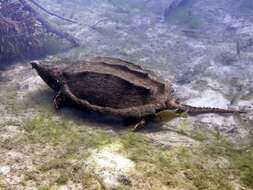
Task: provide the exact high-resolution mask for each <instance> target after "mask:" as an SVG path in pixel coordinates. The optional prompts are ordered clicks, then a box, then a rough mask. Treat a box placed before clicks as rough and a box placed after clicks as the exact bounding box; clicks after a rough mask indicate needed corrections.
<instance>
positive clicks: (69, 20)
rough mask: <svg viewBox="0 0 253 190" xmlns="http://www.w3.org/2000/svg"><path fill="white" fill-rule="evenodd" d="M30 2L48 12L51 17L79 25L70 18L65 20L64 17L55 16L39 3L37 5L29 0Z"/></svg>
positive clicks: (32, 0)
mask: <svg viewBox="0 0 253 190" xmlns="http://www.w3.org/2000/svg"><path fill="white" fill-rule="evenodd" d="M29 1H30V2H31V3H33V4H34V5H35V6H37V7H39V8H40V9H41V10H43V11H45V12H46V13H47V14H49V15H52V16H55V17H57V18H59V19H62V20H65V21H68V22H71V23H77V22H76V21H74V20H71V19H68V18H64V17H62V16H59V15H57V14H55V13H52V12H50V11H49V10H47V9H45V8H44V7H42V6H41V5H40V4H39V3H37V2H36V1H34V0H29Z"/></svg>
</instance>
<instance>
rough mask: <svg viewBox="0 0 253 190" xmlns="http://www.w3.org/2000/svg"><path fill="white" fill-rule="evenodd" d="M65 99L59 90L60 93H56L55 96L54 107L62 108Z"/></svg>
mask: <svg viewBox="0 0 253 190" xmlns="http://www.w3.org/2000/svg"><path fill="white" fill-rule="evenodd" d="M63 100H64V99H63V96H62V94H61V92H58V94H56V96H55V97H54V107H55V109H56V110H59V109H60V108H61V105H62V103H63Z"/></svg>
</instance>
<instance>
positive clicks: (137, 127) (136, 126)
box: [132, 119, 146, 132]
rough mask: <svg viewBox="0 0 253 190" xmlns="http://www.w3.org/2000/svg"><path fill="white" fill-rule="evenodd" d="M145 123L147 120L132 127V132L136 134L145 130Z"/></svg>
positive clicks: (142, 120)
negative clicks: (142, 129)
mask: <svg viewBox="0 0 253 190" xmlns="http://www.w3.org/2000/svg"><path fill="white" fill-rule="evenodd" d="M145 123H146V120H145V119H141V120H140V121H138V122H137V123H136V124H135V125H133V126H132V131H134V132H135V131H137V130H139V129H141V128H143V127H144V126H145Z"/></svg>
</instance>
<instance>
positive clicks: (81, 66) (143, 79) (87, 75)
mask: <svg viewBox="0 0 253 190" xmlns="http://www.w3.org/2000/svg"><path fill="white" fill-rule="evenodd" d="M31 65H32V67H33V68H34V69H36V70H37V72H38V74H39V75H40V77H41V78H42V79H43V80H44V81H45V82H46V83H47V84H48V85H49V86H50V87H51V88H52V89H53V90H55V91H56V92H58V93H57V95H56V96H55V98H54V105H55V107H56V109H59V108H60V106H61V105H62V103H64V102H70V103H72V104H75V105H76V106H78V107H80V108H85V109H88V110H91V111H95V112H99V113H103V114H112V115H115V116H120V117H123V118H132V119H135V121H136V123H135V125H134V129H136V128H138V127H141V126H143V125H144V124H145V120H146V118H148V117H149V116H154V115H155V114H156V113H158V112H161V111H163V110H174V109H175V110H177V111H178V112H188V113H194V114H201V113H243V112H241V111H236V110H226V109H219V108H207V107H192V106H189V105H185V104H182V103H180V102H179V101H178V100H176V98H175V96H174V93H173V92H174V90H173V88H172V86H171V84H170V83H168V82H165V81H164V80H163V79H161V78H159V77H158V76H157V75H155V74H154V73H153V72H152V71H149V70H145V69H143V68H141V67H140V66H138V65H135V64H133V63H130V62H127V61H124V60H121V59H116V58H109V57H95V58H92V59H91V60H89V61H82V62H79V63H73V64H59V65H48V64H42V63H39V62H38V61H33V62H31Z"/></svg>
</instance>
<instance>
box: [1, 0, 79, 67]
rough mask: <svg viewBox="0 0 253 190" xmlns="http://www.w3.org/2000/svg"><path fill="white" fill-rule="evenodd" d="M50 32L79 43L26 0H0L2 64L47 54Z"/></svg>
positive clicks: (75, 44) (72, 43)
mask: <svg viewBox="0 0 253 190" xmlns="http://www.w3.org/2000/svg"><path fill="white" fill-rule="evenodd" d="M51 33H53V34H54V35H56V36H58V37H60V38H62V39H65V40H67V41H69V42H70V43H71V46H72V47H73V46H74V47H76V46H79V42H78V40H77V39H76V38H74V37H73V36H71V35H70V34H68V33H66V32H64V31H62V30H60V29H58V28H57V27H55V26H54V25H53V24H51V23H49V22H48V21H47V20H46V19H45V18H43V16H42V15H41V14H40V13H39V12H38V11H37V10H36V6H34V7H33V6H32V5H31V4H30V3H28V1H27V0H18V1H9V0H1V1H0V64H1V63H2V62H6V61H7V62H8V61H12V60H16V59H20V58H21V59H22V58H26V57H34V56H35V57H37V56H44V55H46V53H48V49H47V48H48V47H47V45H46V44H47V42H48V38H50V39H52V37H51V36H50V35H49V34H51Z"/></svg>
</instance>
